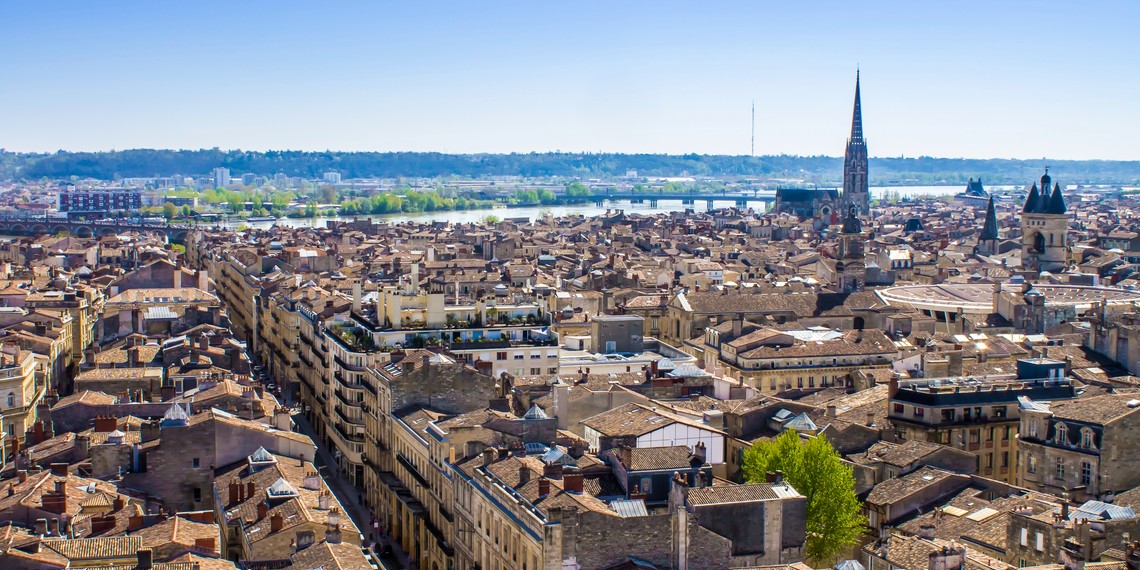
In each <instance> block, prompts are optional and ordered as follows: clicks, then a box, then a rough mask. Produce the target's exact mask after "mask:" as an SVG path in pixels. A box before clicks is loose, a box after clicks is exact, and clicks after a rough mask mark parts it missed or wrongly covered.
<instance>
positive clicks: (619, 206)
mask: <svg viewBox="0 0 1140 570" xmlns="http://www.w3.org/2000/svg"><path fill="white" fill-rule="evenodd" d="M995 189H997V188H995ZM963 190H964V188H963V186H961V185H955V186H889V187H872V188H871V197H872V198H881V197H882V195H883V193H884V192H886V191H891V192H898V194H899V195H900V196H902V197H908V196H910V197H914V196H953V195H954V194H957V193H959V192H962V191H963ZM753 204H756V205H761V204H764V203H759V202H754V203H753ZM735 205H736V203H735V202H733V201H732V200H726V201H719V200H718V201H715V202H713V208H714V209H715V208H730V207H733V206H735ZM686 208H688V209H694V210H696V211H698V212H704V211H706V210H707V208H708V204H707V202H706V201H705V200H700V199H698V200H696V201H695V202H694V203H693V204H689V205H684V204H682V203H681V198H677V199H676V200H659V201H658V202H657V206H656V207H654V206H650V205H649V202H644V203H641V204H631V203H630V202H629V200H617V201H612V202H610V201H607V202H606V203H605V205H604V206H601V207H599V206H598V205H596V204H594V203H592V202H591V203H587V204H576V205H566V206H530V207H525V208H491V209H481V210H463V211H451V212H416V213H406V214H369V215H366V216H348V217H342V216H330V217H320V218H282V219H280V220H277V222H241V221H236V220H235V221H230V222H224V223H222V224H221V225H222V226H225V227H238V226H247V227H252V228H258V229H265V228H269V227H271V226H272V225H273V224H274V223H276V224H278V225H283V226H292V227H313V226H321V227H323V226H324V225H325V223H326V222H328V221H330V220H333V221H350V220H352V219H354V218H356V219H360V218H371V219H373V220H377V221H386V222H390V223H400V222H408V221H411V222H431V221H435V220H447V221H449V222H453V223H457V224H462V223H468V222H478V221H481V220H483V219H484V218H486V217H487V216H489V215H494V216H498V217H500V218H527V219H529V220H532V221H533V220H535V219H537V218H540V217H542V215H543V214H544V213H546V212H550V214H551V215H553V216H570V215H581V216H598V215H601V214H605V213H606V211H607V210H610V211H612V210H615V209H616V210H624V211H625V212H627V213H637V214H661V213H668V212H677V211H681V210H684V209H686Z"/></svg>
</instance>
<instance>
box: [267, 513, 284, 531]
mask: <svg viewBox="0 0 1140 570" xmlns="http://www.w3.org/2000/svg"><path fill="white" fill-rule="evenodd" d="M284 527H285V519H284V518H282V517H281V515H279V514H276V513H274V515H273V516H271V517H269V532H280V531H281V529H282V528H284Z"/></svg>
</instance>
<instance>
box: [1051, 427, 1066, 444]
mask: <svg viewBox="0 0 1140 570" xmlns="http://www.w3.org/2000/svg"><path fill="white" fill-rule="evenodd" d="M1053 439H1054V440H1056V442H1057V443H1069V428H1068V427H1067V426H1066V425H1065V424H1062V423H1058V424H1057V436H1056V437H1055V438H1053Z"/></svg>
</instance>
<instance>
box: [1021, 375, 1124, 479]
mask: <svg viewBox="0 0 1140 570" xmlns="http://www.w3.org/2000/svg"><path fill="white" fill-rule="evenodd" d="M1019 404H1020V405H1019V407H1020V408H1021V418H1020V435H1019V439H1018V450H1019V454H1020V456H1021V457H1020V462H1019V464H1018V470H1019V475H1020V479H1021V485H1022V486H1024V487H1026V488H1029V489H1032V490H1036V491H1041V492H1044V493H1053V494H1058V495H1059V494H1067V495H1068V496H1070V497H1072V498H1073V499H1074V500H1078V501H1084V500H1092V499H1095V500H1103V499H1105V497H1106V496H1110V495H1111V494H1112V493H1114V492H1116V493H1119V492H1121V491H1125V490H1128V489H1131V488H1133V487H1136V486H1138V485H1140V453H1138V452H1137V447H1136V446H1137V442H1138V441H1140V439H1138V436H1140V421H1138V420H1140V415H1137V412H1138V411H1140V398H1137V394H1105V395H1102V396H1094V397H1089V398H1081V399H1078V400H1069V401H1053V402H1048V401H1045V399H1044V398H1041V399H1034V398H1032V397H1029V396H1027V397H1025V398H1022V399H1021V400H1020V402H1019Z"/></svg>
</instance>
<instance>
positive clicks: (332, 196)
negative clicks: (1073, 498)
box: [321, 184, 337, 204]
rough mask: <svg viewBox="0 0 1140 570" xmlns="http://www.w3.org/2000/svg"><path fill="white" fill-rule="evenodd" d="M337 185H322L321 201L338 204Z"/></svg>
mask: <svg viewBox="0 0 1140 570" xmlns="http://www.w3.org/2000/svg"><path fill="white" fill-rule="evenodd" d="M336 202H337V200H336V187H334V186H330V185H328V184H326V185H324V186H321V203H322V204H336Z"/></svg>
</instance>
